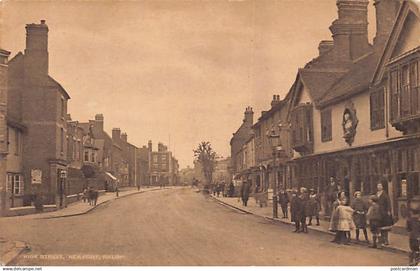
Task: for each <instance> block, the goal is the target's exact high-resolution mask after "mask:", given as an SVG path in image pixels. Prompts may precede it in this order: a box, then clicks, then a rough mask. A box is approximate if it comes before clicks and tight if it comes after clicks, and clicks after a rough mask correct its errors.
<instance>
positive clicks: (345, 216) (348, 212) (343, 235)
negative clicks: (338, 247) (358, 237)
mask: <svg viewBox="0 0 420 271" xmlns="http://www.w3.org/2000/svg"><path fill="white" fill-rule="evenodd" d="M343 193H344V192H343ZM338 204H339V205H338V206H337V207H336V208H335V210H334V211H333V216H334V219H333V220H331V221H332V223H333V224H332V225H330V229H333V230H335V232H336V239H335V242H336V243H338V244H345V245H349V244H350V231H352V230H353V229H355V225H354V221H353V209H352V208H351V207H350V206H348V205H347V199H346V198H345V197H344V198H343V199H342V200H340V201H338Z"/></svg>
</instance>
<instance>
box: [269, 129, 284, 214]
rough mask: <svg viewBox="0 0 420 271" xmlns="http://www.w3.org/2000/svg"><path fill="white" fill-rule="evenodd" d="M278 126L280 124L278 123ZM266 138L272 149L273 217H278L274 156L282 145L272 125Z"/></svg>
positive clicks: (275, 156)
mask: <svg viewBox="0 0 420 271" xmlns="http://www.w3.org/2000/svg"><path fill="white" fill-rule="evenodd" d="M279 127H280V125H279ZM267 137H268V140H269V142H270V146H271V149H272V151H273V169H274V170H273V173H274V184H273V218H278V212H277V209H278V208H277V207H278V206H277V171H276V168H277V165H276V160H277V159H276V158H277V153H278V152H279V151H281V150H282V146H281V144H280V134H276V131H275V129H274V127H272V128H271V130H270V131H269V132H268V133H267Z"/></svg>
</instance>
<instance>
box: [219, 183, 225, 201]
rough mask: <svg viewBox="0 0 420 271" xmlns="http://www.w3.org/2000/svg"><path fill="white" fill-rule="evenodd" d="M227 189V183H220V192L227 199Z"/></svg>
mask: <svg viewBox="0 0 420 271" xmlns="http://www.w3.org/2000/svg"><path fill="white" fill-rule="evenodd" d="M225 188H226V183H225V181H222V182H221V183H220V192H221V193H222V197H225V196H226V193H225Z"/></svg>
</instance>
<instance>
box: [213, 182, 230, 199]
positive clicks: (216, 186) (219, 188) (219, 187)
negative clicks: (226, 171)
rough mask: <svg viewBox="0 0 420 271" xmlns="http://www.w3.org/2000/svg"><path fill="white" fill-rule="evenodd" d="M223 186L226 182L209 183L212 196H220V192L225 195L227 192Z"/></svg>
mask: <svg viewBox="0 0 420 271" xmlns="http://www.w3.org/2000/svg"><path fill="white" fill-rule="evenodd" d="M225 186H226V183H225V182H224V181H221V182H216V183H213V184H212V185H211V190H212V193H213V196H217V197H220V194H222V196H224V197H225V196H226V195H227V193H226V192H225Z"/></svg>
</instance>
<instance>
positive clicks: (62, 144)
mask: <svg viewBox="0 0 420 271" xmlns="http://www.w3.org/2000/svg"><path fill="white" fill-rule="evenodd" d="M60 138H61V142H60V151H61V153H63V152H64V129H63V128H61V129H60Z"/></svg>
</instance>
